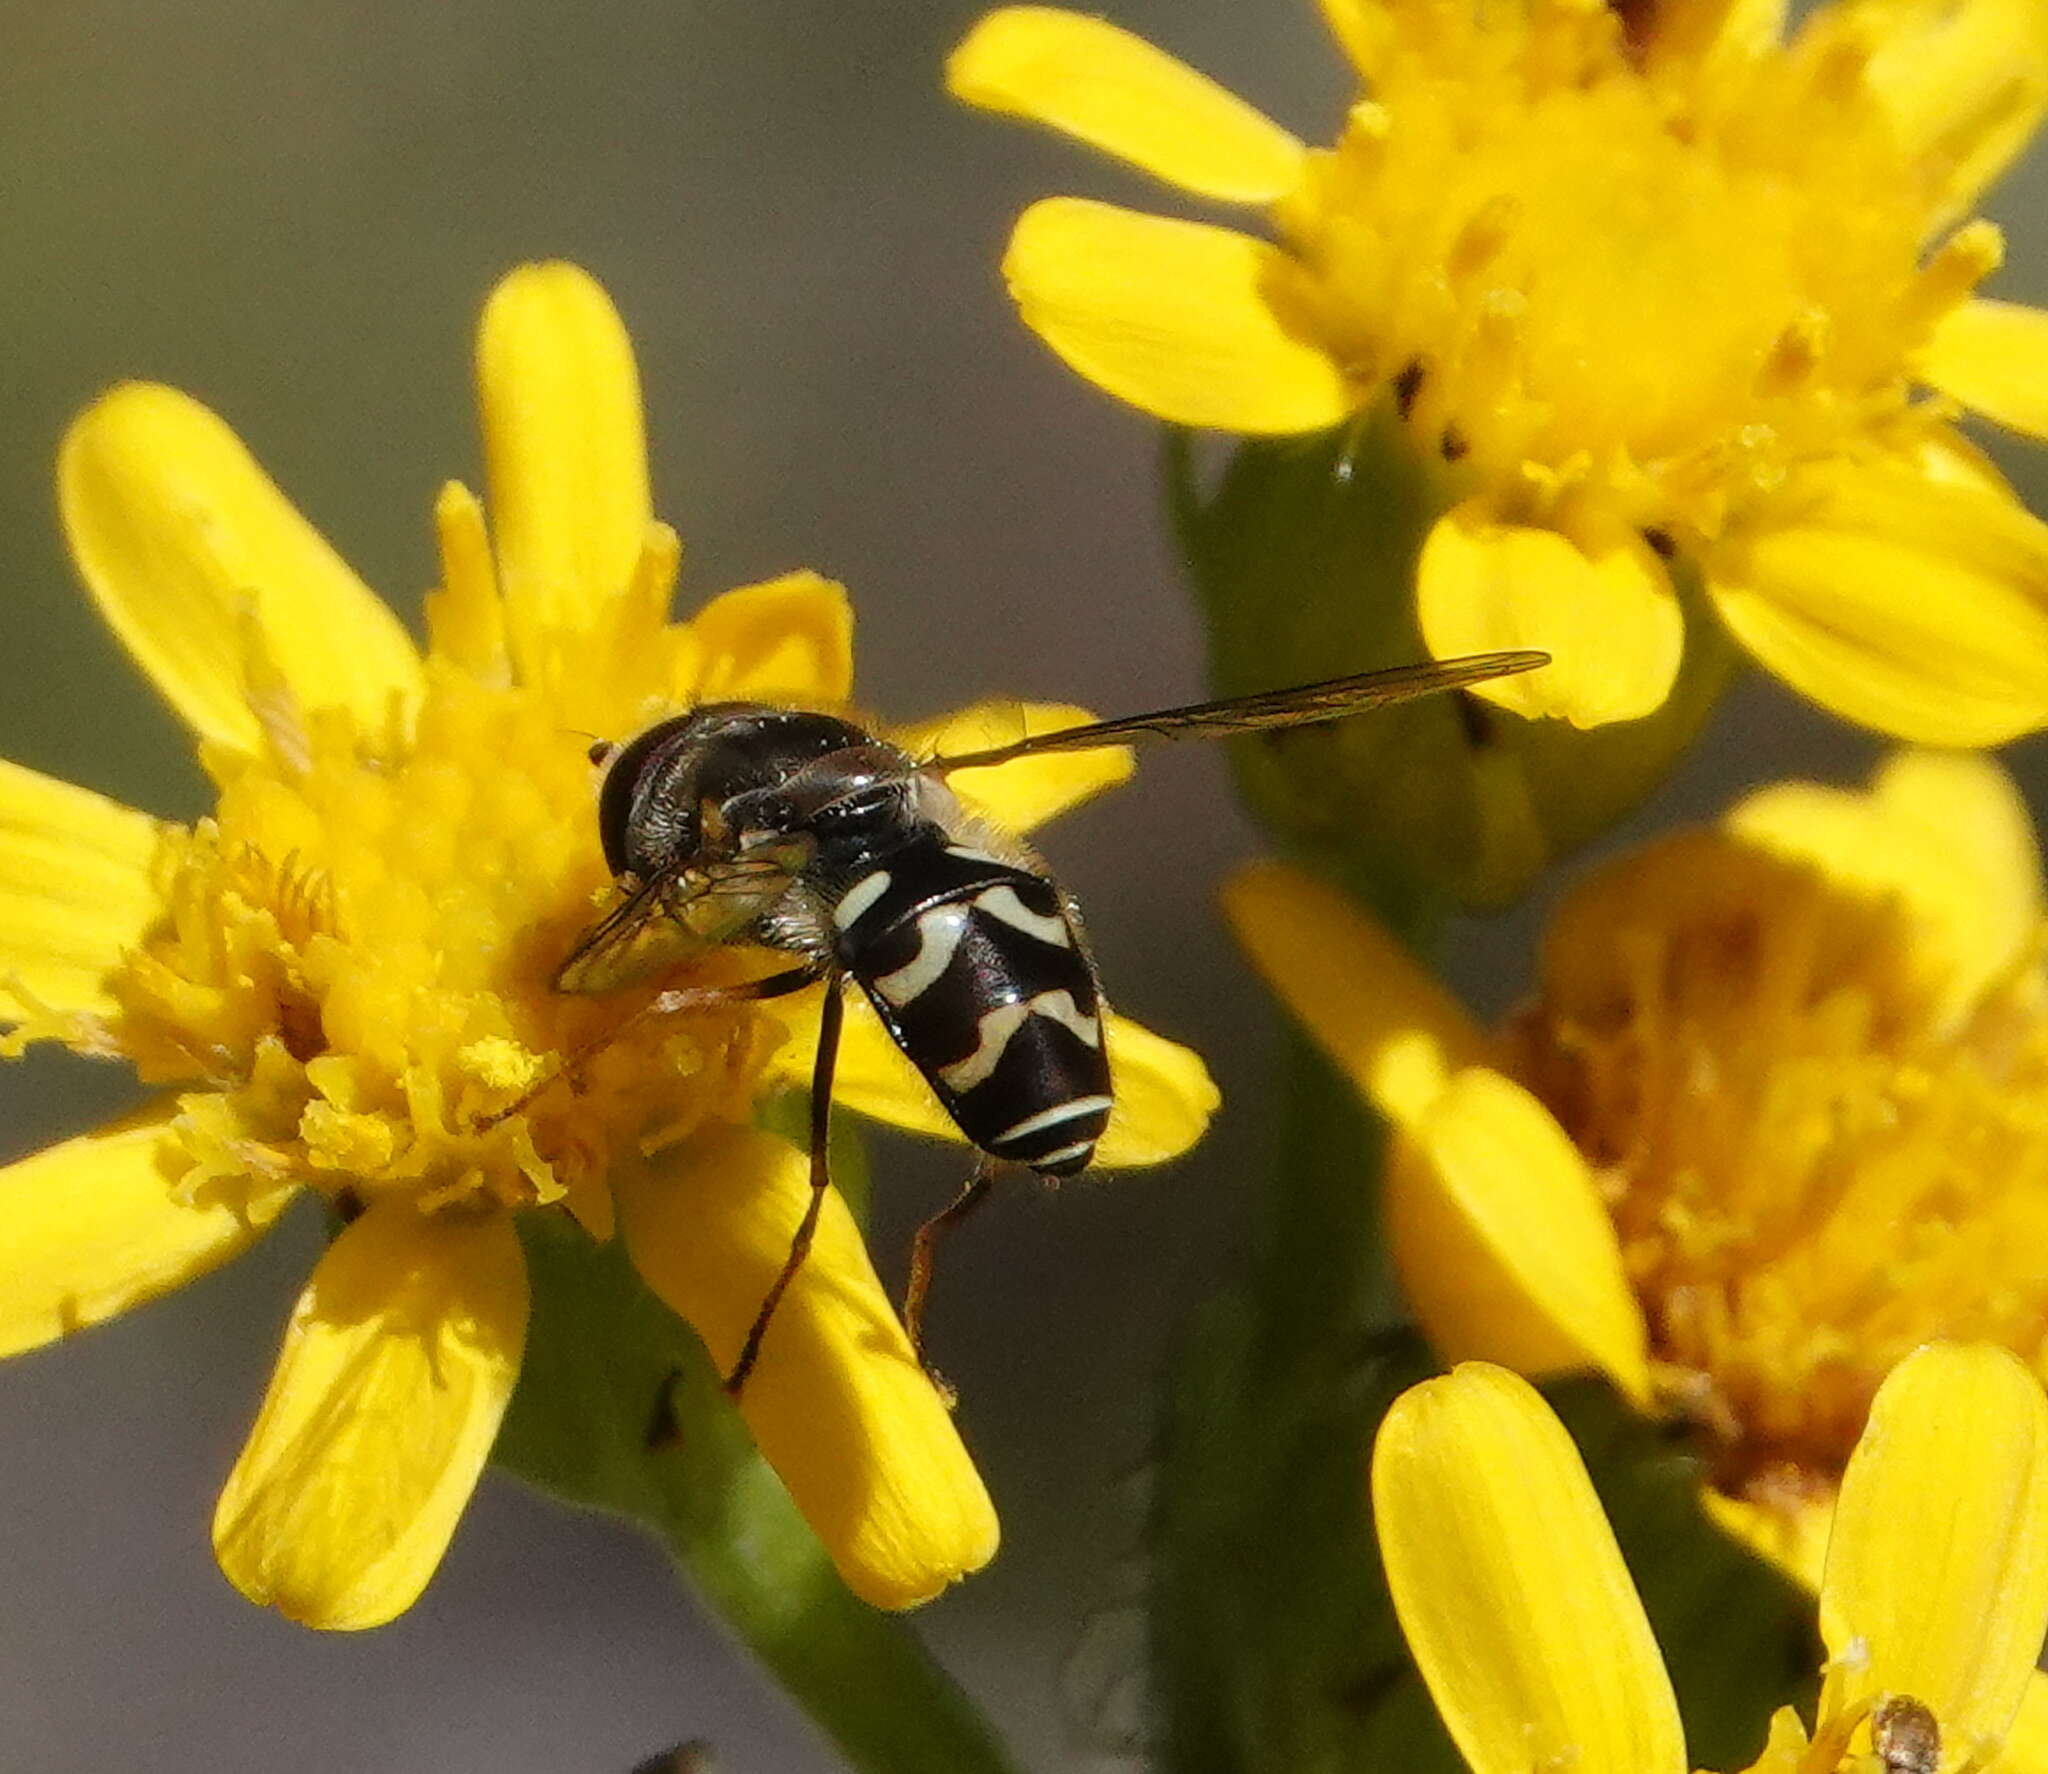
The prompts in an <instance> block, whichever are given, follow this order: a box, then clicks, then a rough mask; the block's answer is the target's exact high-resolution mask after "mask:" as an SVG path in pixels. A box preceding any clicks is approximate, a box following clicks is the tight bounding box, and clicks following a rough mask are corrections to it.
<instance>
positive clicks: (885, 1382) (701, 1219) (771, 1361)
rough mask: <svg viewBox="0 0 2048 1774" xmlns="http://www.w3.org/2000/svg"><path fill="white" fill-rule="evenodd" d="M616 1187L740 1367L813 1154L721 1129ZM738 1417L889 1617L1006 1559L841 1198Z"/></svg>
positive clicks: (842, 1564)
mask: <svg viewBox="0 0 2048 1774" xmlns="http://www.w3.org/2000/svg"><path fill="white" fill-rule="evenodd" d="M618 1195H619V1213H620V1224H621V1226H622V1227H623V1229H624V1233H625V1237H626V1242H627V1247H628V1248H629V1249H630V1250H631V1251H632V1253H633V1261H634V1262H635V1263H636V1264H637V1265H638V1267H639V1269H640V1272H641V1274H642V1275H644V1276H645V1277H646V1278H647V1281H648V1284H649V1286H651V1287H652V1288H653V1289H654V1291H655V1292H656V1293H657V1294H659V1295H660V1296H661V1297H662V1298H663V1299H664V1300H666V1301H667V1302H668V1304H669V1305H670V1306H672V1307H673V1308H674V1309H675V1310H676V1311H677V1312H678V1313H680V1314H681V1315H682V1316H683V1317H684V1318H685V1319H687V1320H688V1321H689V1322H690V1323H691V1324H692V1325H693V1326H695V1328H696V1330H697V1333H698V1335H699V1336H701V1337H702V1338H703V1339H704V1345H705V1347H706V1349H708V1350H709V1351H710V1354H711V1359H712V1360H713V1361H714V1362H716V1363H717V1365H718V1366H719V1368H720V1369H721V1371H723V1370H728V1369H730V1368H731V1366H732V1364H733V1363H734V1361H736V1360H737V1359H738V1357H739V1352H740V1348H741V1345H742V1344H743V1343H744V1342H745V1340H746V1336H747V1331H748V1329H749V1327H750V1326H751V1325H752V1324H753V1322H754V1317H755V1314H756V1313H757V1312H758V1311H759V1310H760V1306H761V1302H762V1300H763V1299H764V1298H765V1297H766V1296H767V1292H768V1289H769V1287H770V1285H771V1284H772V1283H773V1282H774V1280H775V1277H776V1276H777V1275H778V1274H779V1273H780V1272H781V1269H782V1265H783V1261H784V1259H785V1258H786V1257H787V1255H788V1254H789V1245H790V1238H791V1236H792V1234H793V1233H794V1232H795V1230H796V1226H797V1222H798V1221H799V1220H800V1219H801V1218H802V1217H803V1211H804V1206H805V1203H806V1202H807V1201H808V1200H809V1197H810V1185H809V1182H808V1166H807V1164H806V1161H805V1158H804V1155H803V1154H802V1153H801V1152H799V1151H797V1150H796V1149H795V1148H794V1147H793V1146H791V1145H789V1144H787V1143H786V1142H785V1141H782V1140H778V1139H775V1138H773V1137H771V1136H770V1135H768V1134H765V1133H760V1132H756V1131H755V1130H753V1129H750V1128H738V1127H728V1128H720V1129H716V1130H713V1131H711V1132H708V1133H705V1134H701V1135H699V1136H698V1137H697V1138H695V1139H692V1140H689V1141H686V1142H685V1143H684V1144H683V1145H682V1146H680V1147H678V1148H676V1149H675V1150H674V1151H673V1152H671V1153H668V1154H665V1155H664V1157H663V1159H662V1161H661V1164H660V1166H659V1169H658V1171H651V1172H644V1173H635V1174H632V1175H624V1176H622V1177H621V1178H620V1179H619V1180H618ZM740 1410H741V1413H742V1414H743V1415H744V1416H745V1418H746V1420H747V1426H748V1428H750V1429H751V1430H752V1431H753V1434H754V1440H755V1441H756V1443H758V1444H759V1446H760V1449H761V1452H762V1454H763V1455H765V1456H766V1458H767V1460H768V1462H769V1464H770V1465H772V1466H773V1467H774V1468H775V1470H776V1472H777V1473H779V1474H780V1475H781V1478H782V1482H783V1483H784V1484H785V1485H786V1486H788V1488H789V1494H790V1496H791V1497H792V1498H793V1499H794V1500H795V1502H796V1506H797V1508H798V1509H800V1510H801V1511H802V1512H803V1515H804V1519H805V1520H806V1521H808V1522H809V1523H810V1524H811V1527H812V1528H813V1529H814V1530H815V1531H816V1533H817V1535H818V1538H819V1539H820V1540H821V1541H823V1542H824V1545H825V1549H826V1550H827V1551H828V1552H829V1553H830V1554H831V1555H832V1561H833V1563H834V1564H836V1565H837V1566H838V1567H839V1572H840V1575H841V1576H843V1577H844V1578H845V1579H846V1583H847V1587H848V1588H850V1589H852V1590H853V1592H854V1593H855V1594H856V1595H858V1596H860V1597H862V1598H863V1599H864V1600H866V1601H869V1602H872V1603H873V1604H874V1605H875V1606H876V1607H881V1608H908V1607H914V1606H915V1605H916V1604H917V1603H919V1602H923V1601H929V1600H930V1599H931V1598H932V1597H933V1596H935V1595H937V1594H938V1593H939V1592H940V1591H941V1590H942V1589H944V1588H945V1587H946V1585H947V1584H949V1583H951V1582H953V1581H954V1580H955V1579H957V1578H960V1577H964V1576H966V1575H967V1574H968V1573H969V1572H971V1571H978V1570H979V1569H980V1568H981V1567H982V1566H983V1565H985V1564H987V1563H988V1561H989V1560H990V1559H991V1558H993V1557H994V1556H995V1550H996V1540H997V1529H996V1516H995V1509H994V1507H993V1505H991V1504H990V1502H989V1499H988V1492H987V1491H986V1489H984V1488H983V1485H982V1482H981V1477H980V1474H978V1473H977V1472H976V1471H975V1469H974V1462H973V1461H972V1460H971V1459H969V1458H968V1455H967V1450H966V1449H965V1448H964V1447H963V1446H962V1445H961V1442H960V1436H959V1433H958V1431H957V1430H955V1428H954V1427H953V1419H952V1417H951V1416H950V1415H949V1414H948V1412H947V1409H946V1406H945V1404H944V1402H943V1401H942V1400H941V1399H940V1397H939V1395H938V1393H937V1392H935V1391H934V1390H933V1389H932V1384H931V1382H930V1381H929V1380H928V1379H927V1378H926V1377H925V1375H924V1372H923V1370H922V1369H921V1368H919V1366H918V1365H917V1361H916V1358H915V1357H914V1356H912V1354H911V1352H910V1343H909V1340H908V1339H907V1338H906V1337H905V1336H904V1334H903V1328H902V1326H901V1325H900V1324H899V1323H898V1322H897V1320H896V1313H895V1310H894V1309H893V1308H892V1307H891V1306H890V1304H889V1300H888V1297H887V1296H886V1295H885V1294H884V1293H883V1292H882V1288H881V1284H880V1283H879V1282H878V1281H877V1280H876V1279H875V1272H874V1269H873V1267H872V1266H871V1265H870V1264H869V1262H868V1256H867V1251H866V1250H865V1248H863V1246H862V1244H861V1238H860V1231H859V1228H858V1227H856V1226H855V1225H854V1223H853V1216H852V1215H851V1214H849V1213H848V1212H847V1210H846V1206H845V1203H844V1202H842V1201H841V1200H840V1199H839V1197H838V1195H837V1194H836V1193H834V1194H831V1195H828V1196H827V1197H826V1200H825V1205H824V1213H823V1216H822V1217H821V1218H820V1220H819V1222H818V1231H817V1238H816V1241H815V1242H814V1243H813V1244H812V1246H811V1253H810V1256H809V1257H808V1258H807V1259H806V1261H805V1263H804V1265H803V1267H802V1268H801V1269H799V1270H798V1271H797V1274H796V1276H795V1278H794V1279H793V1280H792V1281H791V1283H790V1287H789V1291H788V1292H787V1293H786V1294H784V1295H783V1298H782V1303H781V1305H780V1306H779V1307H778V1308H777V1309H776V1313H775V1318H774V1320H773V1322H772V1323H771V1324H770V1326H769V1329H768V1335H767V1337H766V1339H765V1340H764V1341H763V1343H762V1345H761V1357H760V1363H759V1365H758V1366H757V1367H756V1368H755V1369H754V1372H753V1375H752V1377H751V1378H750V1379H749V1380H748V1381H747V1384H746V1387H745V1389H744V1390H743V1391H742V1393H741V1395H740Z"/></svg>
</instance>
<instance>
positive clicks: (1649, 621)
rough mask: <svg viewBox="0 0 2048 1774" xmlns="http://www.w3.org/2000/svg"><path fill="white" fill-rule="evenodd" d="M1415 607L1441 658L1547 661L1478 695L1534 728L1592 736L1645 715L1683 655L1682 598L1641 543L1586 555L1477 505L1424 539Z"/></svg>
mask: <svg viewBox="0 0 2048 1774" xmlns="http://www.w3.org/2000/svg"><path fill="white" fill-rule="evenodd" d="M1416 601H1417V605H1418V613H1419V615H1420V617H1421V622H1422V638H1423V640H1424V641H1425V642H1426V643H1427V644H1428V647H1429V650H1430V651H1431V652H1432V653H1433V654H1435V655H1436V656H1437V658H1439V659H1450V658H1454V657H1456V656H1457V655H1459V654H1461V653H1486V652H1492V651H1493V650H1495V649H1496V648H1514V647H1537V648H1541V649H1542V650H1543V651H1545V652H1547V653H1549V654H1550V655H1551V660H1552V663H1551V664H1549V665H1547V666H1545V667H1544V668H1543V669H1542V670H1541V671H1531V672H1523V673H1521V674H1520V675H1518V676H1516V677H1512V678H1499V679H1496V680H1495V681H1493V682H1491V683H1486V684H1478V685H1475V686H1474V687H1473V691H1472V693H1473V694H1474V695H1475V696H1483V697H1485V698H1486V699H1487V700H1488V701H1489V702H1493V703H1497V704H1498V705H1499V706H1500V707H1502V708H1505V709H1508V710H1511V711H1512V712H1513V713H1515V714H1518V715H1524V716H1527V717H1528V718H1529V719H1531V720H1537V719H1541V718H1543V717H1545V716H1550V717H1554V718H1556V719H1559V720H1566V721H1570V722H1571V723H1572V725H1573V726H1575V727H1598V726H1601V725H1604V724H1605V723H1607V722H1609V721H1632V720H1635V719H1637V718H1638V717H1640V716H1643V715H1647V714H1651V713H1653V712H1654V711H1655V710H1656V709H1657V708H1659V707H1660V706H1662V704H1663V701H1664V698H1665V697H1666V696H1667V695H1668V694H1669V693H1670V690H1671V685H1672V682H1673V680H1674V679H1675V678H1676V677H1677V676H1678V664H1679V660H1680V658H1681V657H1682V656H1683V654H1684V651H1685V618H1684V616H1683V614H1682V613H1681V612H1680V610H1679V607H1678V599H1677V598H1676V597H1675V596H1673V595H1672V591H1671V584H1670V581H1669V580H1668V579H1667V578H1666V577H1665V574H1664V569H1663V566H1662V565H1661V564H1660V563H1659V561H1658V559H1657V557H1656V555H1654V554H1653V553H1652V552H1651V551H1650V549H1649V548H1648V547H1647V546H1646V545H1645V544H1644V543H1643V541H1642V540H1641V539H1640V538H1639V537H1636V536H1633V535H1624V536H1617V537H1615V538H1614V539H1613V540H1612V541H1611V542H1610V543H1609V544H1608V545H1606V546H1604V547H1602V548H1600V549H1598V550H1596V551H1594V552H1591V553H1587V552H1584V551H1582V550H1581V549H1580V548H1579V547H1578V546H1577V545H1575V544H1574V543H1573V542H1571V541H1569V540H1568V539H1567V538H1565V537H1563V536H1561V535H1559V534H1558V533H1557V532H1556V531H1554V530H1536V529H1527V528H1524V527H1523V526H1521V525H1518V524H1504V523H1501V522H1498V521H1497V520H1496V519H1494V518H1493V517H1492V516H1491V515H1489V513H1488V512H1487V511H1486V510H1485V508H1484V507H1483V506H1482V505H1481V504H1479V503H1478V502H1477V501H1472V502H1468V503H1467V504H1464V505H1461V506H1459V507H1458V508H1457V509H1456V510H1455V511H1452V512H1449V513H1447V514H1446V515H1445V516H1443V517H1442V518H1439V519H1438V520H1437V523H1436V525H1435V527H1434V528H1433V529H1432V530H1431V531H1430V533H1429V539H1428V541H1426V542H1425V543H1424V544H1423V548H1422V558H1421V560H1420V561H1419V562H1418V563H1417V566H1416Z"/></svg>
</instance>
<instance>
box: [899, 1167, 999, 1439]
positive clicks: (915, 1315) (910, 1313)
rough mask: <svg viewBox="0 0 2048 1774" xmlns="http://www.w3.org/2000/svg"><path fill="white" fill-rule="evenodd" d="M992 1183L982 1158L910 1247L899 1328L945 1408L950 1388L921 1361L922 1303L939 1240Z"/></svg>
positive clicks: (982, 1198) (985, 1195) (992, 1172)
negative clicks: (905, 1334) (901, 1327)
mask: <svg viewBox="0 0 2048 1774" xmlns="http://www.w3.org/2000/svg"><path fill="white" fill-rule="evenodd" d="M995 1179H996V1160H995V1159H993V1158H990V1157H988V1156H986V1155H984V1156H983V1157H982V1158H981V1159H980V1161H979V1162H977V1163H976V1165H975V1167H974V1174H973V1175H972V1176H971V1177H969V1178H968V1179H967V1181H966V1183H965V1184H964V1185H962V1187H961V1190H960V1193H959V1194H957V1195H955V1196H954V1197H953V1199H952V1201H951V1202H950V1203H949V1204H948V1205H947V1206H945V1207H943V1208H941V1209H940V1210H939V1211H938V1212H937V1213H935V1214H933V1215H932V1217H931V1218H930V1219H928V1220H926V1221H925V1223H924V1224H923V1225H921V1226H920V1227H918V1229H917V1241H916V1243H914V1244H913V1245H912V1246H911V1247H910V1283H909V1286H908V1287H906V1288H905V1289H904V1292H903V1328H904V1329H905V1330H906V1331H908V1332H909V1333H910V1348H911V1353H912V1354H914V1355H915V1356H916V1357H917V1364H918V1366H919V1367H921V1368H923V1369H924V1371H925V1377H926V1378H927V1379H929V1380H930V1381H931V1383H932V1384H933V1385H934V1386H936V1387H937V1388H938V1389H939V1393H940V1396H941V1397H943V1398H944V1399H945V1400H946V1402H947V1404H948V1405H951V1404H952V1402H953V1388H952V1387H951V1386H949V1385H948V1384H947V1383H946V1381H945V1378H944V1377H943V1376H942V1375H941V1374H940V1373H939V1371H938V1369H937V1368H935V1367H933V1366H932V1364H931V1363H930V1362H929V1361H927V1360H926V1359H925V1353H924V1303H925V1297H926V1296H927V1295H928V1294H929V1293H930V1292H931V1288H932V1268H933V1265H934V1264H935V1263H936V1262H937V1260H938V1254H939V1240H940V1239H941V1238H943V1237H944V1236H945V1235H946V1234H947V1233H948V1232H950V1231H951V1230H952V1229H953V1228H954V1227H955V1226H957V1225H959V1223H960V1222H961V1221H962V1220H964V1219H965V1218H966V1217H967V1216H968V1215H969V1214H971V1213H972V1212H973V1211H974V1210H975V1209H976V1208H977V1207H979V1206H980V1205H981V1204H982V1203H983V1202H984V1201H986V1200H987V1199H988V1194H989V1189H990V1188H991V1186H993V1184H994V1182H995Z"/></svg>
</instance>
